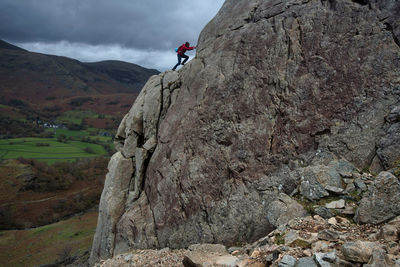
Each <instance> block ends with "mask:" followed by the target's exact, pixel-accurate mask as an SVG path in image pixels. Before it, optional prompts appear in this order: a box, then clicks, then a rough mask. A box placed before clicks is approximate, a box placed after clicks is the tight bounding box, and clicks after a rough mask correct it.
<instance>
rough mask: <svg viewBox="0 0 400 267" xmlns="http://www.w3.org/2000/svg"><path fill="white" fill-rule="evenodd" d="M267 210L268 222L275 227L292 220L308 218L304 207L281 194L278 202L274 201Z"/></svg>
mask: <svg viewBox="0 0 400 267" xmlns="http://www.w3.org/2000/svg"><path fill="white" fill-rule="evenodd" d="M267 209H268V212H267V218H268V221H269V222H270V223H271V224H272V225H273V226H275V227H278V226H279V225H282V224H284V223H286V222H288V221H290V220H291V219H294V218H298V217H304V216H307V212H306V211H305V210H304V208H303V206H301V205H300V204H299V203H297V201H295V200H293V199H292V198H291V197H289V196H288V195H286V194H284V193H280V194H279V196H278V198H277V200H275V201H273V202H272V203H271V204H270V205H269V206H268V208H267Z"/></svg>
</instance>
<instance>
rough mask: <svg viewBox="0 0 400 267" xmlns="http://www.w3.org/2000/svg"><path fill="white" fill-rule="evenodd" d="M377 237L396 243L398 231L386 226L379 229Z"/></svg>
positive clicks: (391, 226)
mask: <svg viewBox="0 0 400 267" xmlns="http://www.w3.org/2000/svg"><path fill="white" fill-rule="evenodd" d="M378 237H379V238H380V239H384V240H386V241H398V240H399V231H398V229H397V227H396V226H395V225H391V224H386V225H383V226H382V228H381V229H380V231H379V235H378Z"/></svg>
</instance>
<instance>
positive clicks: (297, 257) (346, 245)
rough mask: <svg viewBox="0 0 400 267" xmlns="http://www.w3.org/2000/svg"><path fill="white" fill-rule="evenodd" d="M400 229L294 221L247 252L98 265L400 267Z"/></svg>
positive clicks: (122, 259)
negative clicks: (188, 263)
mask: <svg viewBox="0 0 400 267" xmlns="http://www.w3.org/2000/svg"><path fill="white" fill-rule="evenodd" d="M399 227H400V221H399V218H396V219H394V220H392V221H390V222H389V223H387V224H384V225H382V226H367V225H357V224H354V223H351V222H350V221H349V220H347V219H345V218H343V217H339V216H337V217H332V218H331V219H329V220H324V219H323V218H321V217H320V216H318V215H315V216H313V217H311V216H308V217H304V218H297V219H293V220H290V221H289V222H287V223H285V224H281V225H280V227H279V229H276V230H274V231H273V232H271V233H270V234H269V235H267V236H265V237H263V238H261V239H259V240H257V241H256V242H254V243H252V244H247V245H245V246H242V247H230V248H228V249H226V248H225V247H224V246H222V245H217V244H214V245H212V244H202V245H199V244H196V245H192V246H189V247H188V248H187V249H178V250H171V249H169V248H164V249H161V250H131V251H129V252H127V253H124V254H121V255H118V256H116V257H114V258H113V259H109V260H106V261H103V262H101V263H100V264H97V265H96V266H97V267H114V266H126V267H133V266H239V267H245V266H247V267H265V266H271V267H303V266H304V267H312V266H318V267H339V266H349V267H350V266H360V267H361V266H363V267H371V266H393V267H395V266H400V246H399V243H398V241H399V236H398V235H397V233H398V232H397V231H398V230H399ZM327 233H329V234H328V235H327ZM327 236H330V237H332V236H334V237H335V238H329V240H327V238H326V237H327ZM187 262H190V263H191V264H193V265H185V263H187Z"/></svg>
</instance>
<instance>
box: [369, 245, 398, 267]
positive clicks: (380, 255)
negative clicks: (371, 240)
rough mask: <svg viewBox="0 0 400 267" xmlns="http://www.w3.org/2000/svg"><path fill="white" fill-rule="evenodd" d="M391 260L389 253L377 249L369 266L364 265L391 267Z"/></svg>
mask: <svg viewBox="0 0 400 267" xmlns="http://www.w3.org/2000/svg"><path fill="white" fill-rule="evenodd" d="M391 265H393V264H391V262H390V260H389V259H388V257H387V253H386V252H385V250H383V249H375V250H374V251H373V252H372V256H371V258H370V260H369V262H368V264H364V265H363V267H381V266H391Z"/></svg>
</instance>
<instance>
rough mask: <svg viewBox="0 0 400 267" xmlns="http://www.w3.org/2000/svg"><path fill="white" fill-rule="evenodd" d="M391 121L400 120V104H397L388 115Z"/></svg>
mask: <svg viewBox="0 0 400 267" xmlns="http://www.w3.org/2000/svg"><path fill="white" fill-rule="evenodd" d="M386 120H387V121H388V122H389V123H395V122H400V106H395V107H394V108H393V109H392V110H391V111H390V113H389V115H388V116H387V117H386Z"/></svg>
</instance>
